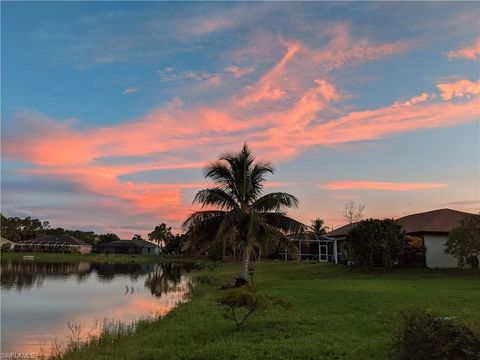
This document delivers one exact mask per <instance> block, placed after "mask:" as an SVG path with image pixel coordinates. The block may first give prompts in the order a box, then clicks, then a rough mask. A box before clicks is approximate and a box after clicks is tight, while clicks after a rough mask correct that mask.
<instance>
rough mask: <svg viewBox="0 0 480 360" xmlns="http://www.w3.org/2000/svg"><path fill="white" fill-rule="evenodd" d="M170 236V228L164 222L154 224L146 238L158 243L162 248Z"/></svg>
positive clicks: (171, 235) (171, 236)
mask: <svg viewBox="0 0 480 360" xmlns="http://www.w3.org/2000/svg"><path fill="white" fill-rule="evenodd" d="M172 238H173V234H172V228H171V227H170V226H167V224H165V223H161V224H160V225H157V226H155V229H154V230H153V231H152V232H151V233H149V234H148V239H149V240H150V241H152V242H156V243H158V245H159V246H160V247H162V248H164V247H165V246H166V244H167V243H168V242H169V241H170V240H171V239H172Z"/></svg>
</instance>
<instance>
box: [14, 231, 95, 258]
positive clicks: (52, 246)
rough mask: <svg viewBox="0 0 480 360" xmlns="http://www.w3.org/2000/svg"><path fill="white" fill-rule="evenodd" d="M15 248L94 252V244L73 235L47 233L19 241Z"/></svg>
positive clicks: (23, 249) (62, 251)
mask: <svg viewBox="0 0 480 360" xmlns="http://www.w3.org/2000/svg"><path fill="white" fill-rule="evenodd" d="M13 250H14V251H38V252H61V253H81V254H89V253H91V252H92V245H89V244H87V243H85V242H83V241H81V240H79V239H77V238H74V237H73V236H64V235H47V236H42V237H39V238H36V239H30V240H24V241H19V242H18V243H16V244H15V246H14V247H13Z"/></svg>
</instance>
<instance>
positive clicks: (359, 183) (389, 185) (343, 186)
mask: <svg viewBox="0 0 480 360" xmlns="http://www.w3.org/2000/svg"><path fill="white" fill-rule="evenodd" d="M319 186H320V188H322V189H326V190H385V191H419V190H430V189H439V188H445V187H447V184H440V183H402V182H385V181H370V180H348V181H332V182H327V183H323V184H320V185H319Z"/></svg>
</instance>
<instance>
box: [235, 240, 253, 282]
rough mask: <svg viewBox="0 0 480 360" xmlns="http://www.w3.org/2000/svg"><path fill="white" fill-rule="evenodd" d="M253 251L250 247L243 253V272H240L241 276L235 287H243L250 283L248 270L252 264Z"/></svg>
mask: <svg viewBox="0 0 480 360" xmlns="http://www.w3.org/2000/svg"><path fill="white" fill-rule="evenodd" d="M251 252H252V250H251V249H250V246H248V245H247V246H246V247H245V252H244V253H243V263H242V270H241V271H240V275H239V276H238V278H237V281H236V282H235V287H241V286H243V285H245V284H247V283H248V268H249V264H250V255H251Z"/></svg>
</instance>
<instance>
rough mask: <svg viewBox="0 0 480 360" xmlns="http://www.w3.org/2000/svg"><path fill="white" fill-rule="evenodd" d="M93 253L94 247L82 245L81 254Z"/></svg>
mask: <svg viewBox="0 0 480 360" xmlns="http://www.w3.org/2000/svg"><path fill="white" fill-rule="evenodd" d="M91 252H92V245H81V246H80V254H90V253H91Z"/></svg>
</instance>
